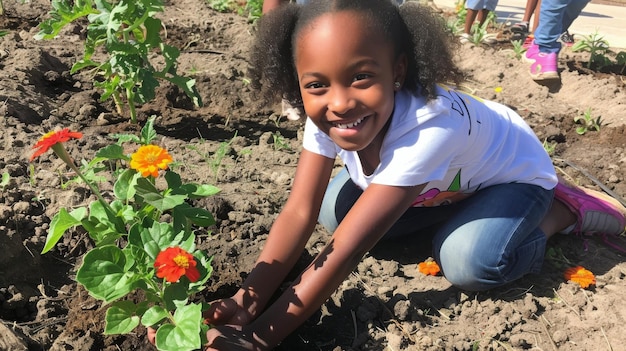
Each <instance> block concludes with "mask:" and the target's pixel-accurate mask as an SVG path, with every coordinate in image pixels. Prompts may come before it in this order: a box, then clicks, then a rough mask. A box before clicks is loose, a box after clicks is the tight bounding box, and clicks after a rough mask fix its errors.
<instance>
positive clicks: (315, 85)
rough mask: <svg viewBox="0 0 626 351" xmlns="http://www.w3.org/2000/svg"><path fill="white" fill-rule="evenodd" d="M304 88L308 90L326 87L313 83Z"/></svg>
mask: <svg viewBox="0 0 626 351" xmlns="http://www.w3.org/2000/svg"><path fill="white" fill-rule="evenodd" d="M304 87H305V88H307V89H319V88H323V87H324V85H323V84H322V83H320V82H312V83H309V84H307V85H305V86H304Z"/></svg>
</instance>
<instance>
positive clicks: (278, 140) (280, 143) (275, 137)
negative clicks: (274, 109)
mask: <svg viewBox="0 0 626 351" xmlns="http://www.w3.org/2000/svg"><path fill="white" fill-rule="evenodd" d="M281 120H282V116H279V115H272V116H270V121H272V122H273V123H274V125H275V126H276V128H277V129H280V122H281ZM272 141H273V143H274V150H276V151H278V150H283V149H284V150H291V148H290V147H289V144H288V143H287V141H286V140H285V137H283V135H282V134H281V133H280V130H277V131H275V132H272Z"/></svg>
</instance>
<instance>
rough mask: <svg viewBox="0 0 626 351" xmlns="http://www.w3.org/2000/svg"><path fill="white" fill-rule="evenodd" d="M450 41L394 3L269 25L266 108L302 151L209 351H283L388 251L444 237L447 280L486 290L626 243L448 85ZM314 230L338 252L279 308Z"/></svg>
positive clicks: (348, 4)
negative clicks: (606, 245) (408, 241)
mask: <svg viewBox="0 0 626 351" xmlns="http://www.w3.org/2000/svg"><path fill="white" fill-rule="evenodd" d="M442 26H443V24H442V21H441V20H439V19H437V18H436V17H434V16H433V15H432V14H431V12H430V11H429V10H428V8H426V7H421V6H417V5H416V4H415V3H407V4H405V5H403V6H401V7H398V6H396V5H394V4H393V3H392V2H391V1H389V0H329V1H326V0H321V1H315V0H313V1H311V2H310V3H309V4H307V5H305V6H298V5H294V4H286V5H283V6H281V7H279V8H277V9H276V10H274V11H271V12H270V13H268V14H267V15H266V16H264V17H263V18H262V19H261V20H260V23H259V31H258V33H257V39H256V42H255V46H254V47H253V53H254V58H253V60H252V61H253V62H252V71H251V74H252V75H251V77H252V78H253V81H254V82H255V86H256V87H259V88H260V93H261V94H262V96H264V97H265V98H267V99H268V100H270V101H280V99H281V98H282V97H285V96H286V97H287V98H288V99H289V100H290V101H294V100H301V101H302V102H303V104H304V109H305V112H306V115H307V116H308V117H307V121H306V126H305V132H304V142H303V146H304V147H303V151H302V154H301V156H300V160H299V163H298V167H297V170H296V174H295V178H294V181H293V186H292V189H291V193H290V196H289V199H288V201H287V202H286V204H285V206H284V208H283V210H282V211H281V213H280V215H279V216H278V217H277V219H276V222H275V224H274V225H273V227H272V229H271V231H270V234H269V236H268V239H267V241H266V243H265V245H264V247H263V250H262V251H261V253H260V256H259V258H258V260H257V263H256V265H255V267H254V268H253V269H252V271H251V272H250V274H249V276H248V277H247V279H246V280H245V281H244V283H243V285H242V287H241V288H240V290H239V291H238V292H237V293H236V294H235V295H234V296H232V297H231V298H228V299H222V300H218V301H214V302H213V303H212V305H211V309H210V310H209V313H208V315H207V317H208V321H209V322H210V323H212V324H213V325H215V326H216V327H215V328H213V329H211V330H210V331H209V332H208V334H207V337H208V340H209V344H208V348H207V350H269V349H271V348H272V347H274V346H275V345H277V344H279V343H280V342H281V340H282V339H283V338H285V337H286V336H287V335H288V334H289V333H291V332H292V331H293V330H295V329H296V328H297V327H298V326H299V325H301V324H302V323H303V322H304V321H306V319H307V318H308V317H309V316H311V315H312V314H313V313H314V312H315V311H316V310H317V309H319V308H320V306H321V305H322V304H323V303H324V302H325V301H326V300H327V299H328V297H329V296H330V295H331V294H332V293H333V292H334V291H335V290H336V289H337V287H338V286H339V285H340V284H341V282H342V281H343V280H344V279H345V278H346V276H347V275H348V274H349V273H350V272H351V271H352V270H353V269H354V267H355V266H356V265H357V264H358V262H359V260H360V259H361V258H362V257H363V255H364V254H365V253H366V252H367V251H368V250H370V249H371V248H372V247H373V246H374V245H376V243H377V242H379V241H380V240H381V239H389V238H392V237H393V238H395V239H396V240H397V238H398V237H401V236H403V235H413V236H418V235H422V234H421V232H422V231H423V229H424V228H433V227H435V228H436V233H435V235H434V239H433V242H432V246H433V256H434V258H435V260H436V261H437V262H438V263H439V265H440V266H441V269H442V272H443V274H444V276H445V277H446V278H447V279H448V280H449V281H450V282H451V283H452V284H454V285H455V286H457V287H458V288H460V289H466V290H485V289H490V288H494V287H498V286H502V285H504V284H507V283H509V282H512V281H514V280H516V279H519V278H520V277H522V276H524V275H525V274H528V273H537V272H539V270H540V268H541V265H542V261H543V257H544V250H545V245H546V241H547V239H548V238H549V237H550V236H551V235H553V234H555V233H557V232H576V233H578V232H599V233H607V234H618V233H621V232H622V231H623V230H624V226H625V219H624V213H626V209H624V208H623V207H622V206H621V205H619V203H618V202H617V201H615V200H614V199H611V198H610V197H608V196H605V195H603V194H600V193H598V192H594V191H591V190H584V189H581V188H578V187H575V186H571V185H567V184H565V183H563V182H562V181H559V180H558V179H557V176H556V174H555V170H554V168H553V166H552V163H551V160H550V158H549V156H548V155H547V154H546V152H545V150H544V149H543V147H542V145H541V143H540V142H539V140H538V139H537V137H536V136H535V135H534V134H533V132H532V130H531V129H530V128H529V127H528V125H526V123H525V122H524V121H523V120H522V118H521V117H520V116H518V115H517V114H516V113H515V112H513V111H512V110H511V109H509V108H507V107H505V106H502V105H499V104H496V103H494V102H490V101H485V100H481V99H479V98H476V97H473V96H470V95H467V94H464V93H461V92H458V91H456V90H454V89H452V88H450V87H447V86H445V85H439V83H446V82H452V83H453V82H458V81H459V80H460V78H461V75H460V72H459V71H458V70H457V68H456V67H455V65H454V63H453V58H452V55H451V51H450V50H449V46H448V43H449V37H448V35H447V34H446V33H445V32H444V30H443V27H442ZM337 156H338V157H340V158H341V160H342V161H343V163H344V164H345V168H344V170H343V171H341V172H340V173H339V174H338V175H337V176H336V177H335V178H334V179H333V180H332V181H331V182H330V183H329V181H330V178H331V171H332V169H333V165H334V163H335V158H336V157H337ZM318 219H319V221H320V223H322V224H323V225H324V226H325V227H326V228H327V229H328V231H329V232H330V233H332V236H331V237H330V238H329V239H328V244H327V245H326V247H325V248H324V249H323V250H322V251H321V252H320V253H319V255H317V257H315V258H314V259H313V261H312V262H311V264H310V265H309V266H308V267H307V268H306V269H305V270H304V271H303V272H302V273H301V274H300V276H299V277H298V278H297V279H296V280H295V281H294V282H293V283H292V285H291V286H290V287H289V288H287V289H286V290H285V291H283V292H282V294H281V295H280V297H279V298H278V299H277V300H276V301H274V302H273V303H271V304H269V300H270V297H271V296H272V295H273V294H274V292H275V291H276V290H277V289H278V288H279V286H280V284H281V283H282V282H283V279H284V278H285V276H286V275H287V273H288V272H289V271H290V270H291V269H292V268H293V267H294V264H295V263H296V262H297V260H298V259H299V258H300V256H301V254H302V252H303V250H304V247H305V244H306V242H307V241H308V239H309V238H310V236H311V234H312V231H313V230H314V228H315V225H316V223H317V222H318Z"/></svg>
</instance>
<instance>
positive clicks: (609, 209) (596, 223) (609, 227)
mask: <svg viewBox="0 0 626 351" xmlns="http://www.w3.org/2000/svg"><path fill="white" fill-rule="evenodd" d="M554 190H555V191H554V198H555V199H556V200H558V201H560V202H561V203H563V204H564V205H565V206H566V207H567V208H568V209H569V210H570V211H571V212H572V213H573V214H574V215H576V218H577V219H576V225H575V226H574V228H573V230H572V232H573V233H574V234H578V235H581V234H582V235H585V236H591V235H597V236H599V237H601V238H602V239H603V240H604V242H605V243H606V244H608V245H609V246H611V247H613V248H614V249H616V250H619V251H621V252H623V253H626V249H624V248H623V247H622V246H620V245H618V244H617V243H614V242H612V241H611V240H609V238H617V237H619V236H620V235H622V234H623V233H624V231H625V228H626V208H625V207H624V206H623V205H622V204H621V203H620V202H619V201H617V199H615V198H613V197H611V196H609V195H607V194H605V193H601V192H598V191H595V190H591V189H585V188H582V187H579V186H576V185H573V184H570V183H568V182H566V181H565V180H564V179H563V178H561V177H559V183H558V184H557V186H556V188H555V189H554Z"/></svg>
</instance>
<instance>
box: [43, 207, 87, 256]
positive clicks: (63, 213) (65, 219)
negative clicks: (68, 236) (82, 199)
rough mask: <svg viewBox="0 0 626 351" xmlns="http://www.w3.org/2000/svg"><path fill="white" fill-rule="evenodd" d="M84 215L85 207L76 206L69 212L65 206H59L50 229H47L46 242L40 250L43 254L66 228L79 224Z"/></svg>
mask: <svg viewBox="0 0 626 351" xmlns="http://www.w3.org/2000/svg"><path fill="white" fill-rule="evenodd" d="M86 216H87V208H85V207H79V208H76V209H74V210H73V211H72V212H69V213H68V212H67V210H66V209H65V208H61V210H60V211H59V213H57V214H56V215H55V216H54V217H53V218H52V221H51V222H50V229H48V236H47V237H46V244H45V245H44V247H43V250H41V253H42V254H44V253H46V252H48V251H50V249H52V248H53V247H54V246H55V245H56V244H57V242H58V241H59V240H60V239H61V237H62V236H63V233H65V231H66V230H68V229H69V228H71V227H75V226H77V225H79V224H81V220H82V219H83V218H85V217H86Z"/></svg>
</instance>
